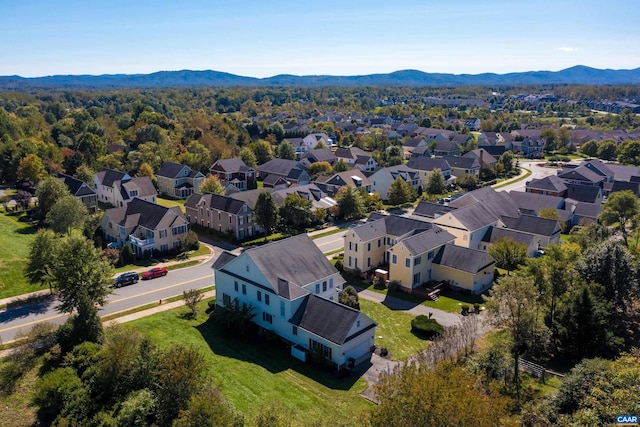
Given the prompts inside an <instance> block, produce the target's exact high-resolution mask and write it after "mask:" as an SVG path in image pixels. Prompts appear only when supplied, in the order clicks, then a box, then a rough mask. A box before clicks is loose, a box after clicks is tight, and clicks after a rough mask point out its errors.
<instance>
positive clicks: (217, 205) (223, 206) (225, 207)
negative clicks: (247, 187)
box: [185, 193, 246, 215]
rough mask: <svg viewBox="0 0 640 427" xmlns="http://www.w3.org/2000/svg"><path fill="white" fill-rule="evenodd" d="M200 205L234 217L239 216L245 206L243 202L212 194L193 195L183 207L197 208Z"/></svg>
mask: <svg viewBox="0 0 640 427" xmlns="http://www.w3.org/2000/svg"><path fill="white" fill-rule="evenodd" d="M200 203H204V204H205V206H206V207H207V208H210V209H218V210H220V211H222V212H228V213H232V214H235V215H237V214H239V213H240V212H241V211H242V207H243V206H245V204H246V203H245V202H244V201H241V200H238V199H235V198H232V197H229V196H221V195H219V194H213V193H205V194H199V193H193V194H192V195H191V196H189V198H188V199H187V201H186V202H185V207H190V208H197V206H198V205H199V204H200Z"/></svg>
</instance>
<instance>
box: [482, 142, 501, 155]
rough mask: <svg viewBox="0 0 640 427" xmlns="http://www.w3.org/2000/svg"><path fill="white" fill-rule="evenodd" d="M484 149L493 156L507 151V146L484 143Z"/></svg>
mask: <svg viewBox="0 0 640 427" xmlns="http://www.w3.org/2000/svg"><path fill="white" fill-rule="evenodd" d="M482 149H483V150H485V151H486V152H487V153H489V154H491V155H492V156H498V157H500V156H502V155H503V154H504V152H505V151H507V147H505V146H504V145H482Z"/></svg>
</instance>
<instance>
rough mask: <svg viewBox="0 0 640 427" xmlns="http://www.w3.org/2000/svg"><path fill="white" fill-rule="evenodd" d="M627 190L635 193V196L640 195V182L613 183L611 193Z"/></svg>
mask: <svg viewBox="0 0 640 427" xmlns="http://www.w3.org/2000/svg"><path fill="white" fill-rule="evenodd" d="M625 190H629V191H631V192H633V194H635V195H636V196H638V194H640V182H630V181H613V186H611V193H615V192H616V191H625Z"/></svg>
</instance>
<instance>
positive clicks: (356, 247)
mask: <svg viewBox="0 0 640 427" xmlns="http://www.w3.org/2000/svg"><path fill="white" fill-rule="evenodd" d="M354 250H355V251H356V252H358V244H357V243H356V244H355V249H354Z"/></svg>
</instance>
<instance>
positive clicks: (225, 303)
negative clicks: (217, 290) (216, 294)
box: [222, 294, 231, 307]
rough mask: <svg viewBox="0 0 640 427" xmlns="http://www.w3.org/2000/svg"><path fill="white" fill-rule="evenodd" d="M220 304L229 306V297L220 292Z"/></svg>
mask: <svg viewBox="0 0 640 427" xmlns="http://www.w3.org/2000/svg"><path fill="white" fill-rule="evenodd" d="M222 304H224V305H225V306H227V307H228V306H230V305H231V297H230V296H229V295H227V294H222Z"/></svg>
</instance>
